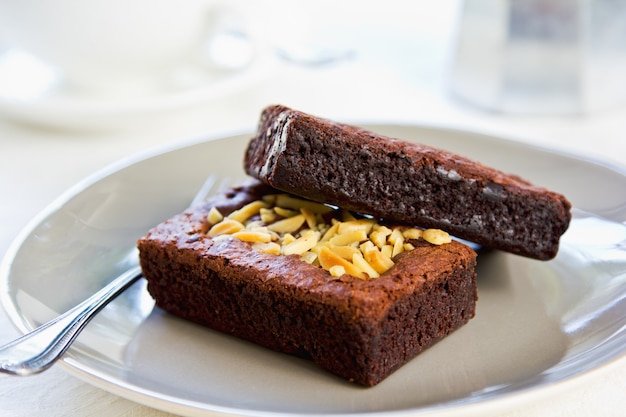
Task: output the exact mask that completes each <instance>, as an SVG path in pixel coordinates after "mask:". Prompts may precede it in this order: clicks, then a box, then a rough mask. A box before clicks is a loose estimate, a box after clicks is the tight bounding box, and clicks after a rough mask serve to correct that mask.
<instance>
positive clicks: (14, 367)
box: [0, 176, 227, 376]
mask: <svg viewBox="0 0 626 417" xmlns="http://www.w3.org/2000/svg"><path fill="white" fill-rule="evenodd" d="M226 186H227V180H223V181H222V182H221V183H219V184H218V181H217V177H216V176H210V177H209V178H207V180H206V181H205V182H204V184H203V185H202V187H201V188H200V190H199V191H198V193H197V194H196V196H195V197H194V199H193V200H192V202H191V205H195V204H199V203H200V202H202V201H204V200H205V199H206V198H207V197H208V196H209V195H211V194H212V193H213V192H215V191H219V190H221V189H223V188H225V187H226ZM139 278H141V268H140V267H139V265H138V264H137V265H136V266H134V267H132V268H130V269H128V270H127V271H125V272H124V273H122V274H121V275H120V276H118V277H117V278H115V279H114V280H113V281H111V282H110V283H109V284H108V285H106V286H105V287H104V288H102V289H101V290H100V291H98V292H96V293H95V294H93V295H92V296H91V297H89V298H87V299H86V300H85V301H83V302H82V303H80V304H78V305H77V306H76V307H74V308H72V309H71V310H69V311H67V312H65V313H63V314H61V315H60V316H58V317H56V318H54V319H52V320H51V321H49V322H47V323H45V324H43V325H41V326H39V327H38V328H36V329H34V330H32V331H31V332H29V333H26V334H25V335H23V336H21V337H19V338H18V339H16V340H14V341H12V342H9V343H7V344H6V345H4V346H2V347H0V372H3V373H6V374H9V375H20V376H26V375H33V374H37V373H39V372H43V371H45V370H46V369H48V368H50V367H51V366H52V365H53V364H54V363H55V362H56V361H57V360H58V359H60V358H61V356H62V355H63V354H64V353H65V351H66V350H67V349H68V348H69V347H70V345H71V344H72V342H74V340H75V339H76V337H77V336H78V335H79V333H80V332H81V331H82V330H83V329H84V328H85V326H86V325H87V323H89V321H90V320H91V319H92V318H93V317H94V316H95V315H96V314H97V313H98V312H100V311H101V310H102V309H103V308H104V307H105V306H106V305H107V304H108V303H109V302H111V301H112V300H113V299H114V298H115V297H117V296H118V295H119V294H121V293H122V292H124V290H126V289H127V288H128V287H130V286H131V285H132V284H133V283H135V282H136V281H137V280H139Z"/></svg>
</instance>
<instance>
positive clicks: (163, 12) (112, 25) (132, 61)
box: [0, 0, 262, 93]
mask: <svg viewBox="0 0 626 417" xmlns="http://www.w3.org/2000/svg"><path fill="white" fill-rule="evenodd" d="M255 3H256V2H254V1H252V0H251V1H245V0H237V1H234V0H228V1H218V0H183V1H175V0H124V1H121V0H2V1H0V40H2V41H3V43H4V44H5V45H8V46H11V47H15V48H20V49H21V50H23V51H25V52H28V53H30V54H32V55H33V56H34V57H36V58H37V59H39V60H41V61H42V62H44V63H47V64H49V65H51V66H52V67H53V68H55V69H58V71H59V73H60V74H61V75H62V76H63V77H64V79H66V80H67V81H68V82H69V83H70V84H72V85H73V86H74V87H78V88H81V89H85V90H88V91H91V92H98V93H103V92H107V93H120V92H122V93H128V92H130V93H136V92H142V91H149V90H151V89H154V88H157V86H158V85H159V83H161V82H162V81H163V79H165V78H166V77H167V76H168V75H169V74H171V72H172V71H173V70H174V69H175V68H176V67H178V66H180V65H181V63H183V62H185V63H189V62H192V61H194V60H197V61H198V62H199V59H200V58H205V59H203V62H202V63H203V64H207V61H208V60H207V59H206V56H204V55H203V54H204V53H205V52H204V51H203V47H204V46H205V45H206V42H207V41H208V40H209V39H210V38H211V36H213V35H215V33H216V32H217V31H218V30H220V28H221V27H223V26H224V22H225V21H226V22H231V23H232V22H233V21H235V18H236V19H238V20H237V22H238V24H239V25H240V27H241V28H244V30H245V31H246V33H247V35H248V39H251V40H254V41H255V46H254V47H255V48H259V45H260V44H261V41H260V38H261V37H262V34H261V32H260V30H259V28H260V27H261V25H260V24H261V22H260V21H259V20H258V10H255V8H256V7H257V5H256V4H255ZM229 19H230V20H229ZM257 41H258V42H257ZM256 52H258V53H260V52H259V51H256ZM208 67H210V63H209V66H208ZM207 70H210V68H208V69H207Z"/></svg>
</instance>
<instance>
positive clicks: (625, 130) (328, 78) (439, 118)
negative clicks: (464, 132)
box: [0, 3, 626, 417]
mask: <svg viewBox="0 0 626 417" xmlns="http://www.w3.org/2000/svg"><path fill="white" fill-rule="evenodd" d="M390 4H393V3H390ZM453 9H454V7H451V8H450V10H453ZM396 11H398V10H396ZM399 15H400V16H397V17H399V18H400V20H401V23H402V24H396V25H395V26H393V27H391V26H389V27H386V28H385V27H383V28H381V27H372V28H371V30H368V31H367V32H363V33H361V34H360V36H361V37H360V42H361V43H360V44H359V45H357V49H356V53H355V54H354V55H353V56H352V57H351V58H350V59H347V60H344V61H341V62H338V63H335V64H332V65H327V66H319V67H303V66H297V65H291V64H287V63H284V62H279V63H278V64H277V66H276V68H275V69H274V70H273V71H272V72H271V74H269V75H268V76H267V77H266V78H264V79H263V80H261V81H260V82H258V83H256V84H255V85H253V86H252V87H250V88H248V89H246V90H245V91H239V92H235V93H234V94H232V95H230V96H228V97H225V98H222V99H220V100H217V101H213V102H206V103H202V104H201V105H198V106H195V107H193V108H186V109H184V110H181V111H177V112H171V113H168V114H165V115H163V114H161V115H151V114H147V115H144V116H145V117H138V118H137V119H136V121H137V122H136V123H133V124H129V125H122V126H115V127H113V128H111V129H99V128H98V129H92V130H91V129H63V128H47V127H42V126H33V125H30V124H28V123H14V122H13V121H11V120H3V119H0V196H2V198H1V203H0V218H1V219H2V228H0V255H4V254H5V253H6V251H7V248H8V247H9V245H10V243H11V241H12V240H13V239H14V238H15V237H16V236H17V235H18V233H19V231H20V230H21V229H22V228H23V227H24V226H25V225H26V224H27V222H28V221H29V220H30V219H31V218H32V217H33V216H35V215H36V214H37V213H38V212H40V211H41V210H43V209H44V208H45V207H46V206H47V205H48V204H49V203H51V202H52V201H53V200H54V198H55V197H57V196H58V195H59V194H60V193H62V192H63V191H65V190H66V189H67V188H68V187H70V186H72V185H73V184H75V183H76V182H78V181H79V180H81V179H82V178H84V177H85V176H87V175H89V174H91V173H93V172H94V171H96V170H98V169H100V168H102V167H105V166H106V165H108V164H110V163H113V162H115V161H117V160H118V159H120V158H123V157H126V156H128V155H130V154H134V153H138V152H142V151H145V150H146V149H149V148H152V147H156V146H160V145H164V144H171V143H176V142H177V141H181V140H184V139H186V138H189V137H195V136H200V135H204V134H216V133H219V132H229V131H232V130H237V131H240V130H241V129H242V128H249V129H250V130H252V129H254V127H255V124H256V121H257V119H258V115H259V112H260V110H261V109H262V108H263V107H264V106H266V105H267V104H272V103H282V104H286V105H289V106H291V107H294V108H298V109H301V110H304V111H308V112H311V113H314V114H318V115H321V116H326V117H330V118H333V119H336V120H343V121H356V122H360V121H361V122H414V123H428V124H435V125H443V126H454V127H461V128H467V129H472V130H479V131H483V132H489V133H495V134H499V135H504V136H507V137H513V138H517V139H520V140H524V141H527V142H530V143H537V144H542V145H545V146H551V147H554V148H558V149H566V150H568V151H571V152H576V153H582V154H585V155H590V156H593V157H597V158H602V159H605V160H609V161H612V162H615V163H619V164H623V165H626V140H624V136H625V135H626V107H624V108H618V109H611V110H607V111H605V112H602V113H597V114H593V115H585V116H579V117H576V116H560V117H531V116H526V117H522V116H511V115H508V116H507V115H500V114H493V113H487V112H483V111H481V110H479V109H477V108H474V107H471V106H468V105H466V104H463V103H460V102H457V101H455V100H454V99H452V98H451V97H450V95H449V94H448V93H447V91H446V76H445V74H446V68H447V67H446V65H447V64H448V61H447V58H448V57H447V54H446V51H448V49H447V48H448V46H449V40H450V34H451V33H452V32H451V31H450V28H451V25H452V23H453V21H452V20H451V18H450V17H449V16H447V15H445V14H444V15H441V14H437V13H436V11H433V12H431V15H428V13H426V14H424V13H421V14H419V15H418V11H417V10H416V9H415V8H414V9H410V10H407V11H405V12H400V13H399ZM392 18H393V16H388V18H387V19H382V21H383V22H384V21H386V22H387V23H389V22H390V21H392ZM418 22H421V24H420V23H418ZM17 335H18V333H17V331H16V330H14V328H13V327H12V325H11V324H10V322H9V319H8V318H7V317H6V315H5V314H4V313H0V343H4V342H8V341H9V340H11V339H12V338H14V337H16V336H17ZM625 390H626V358H623V359H621V360H619V361H617V362H614V363H612V364H611V365H609V366H605V367H603V368H601V369H598V370H596V371H594V372H592V373H591V374H589V375H586V376H585V377H584V378H577V379H576V380H574V381H571V382H568V383H567V384H563V386H562V387H561V388H560V389H559V390H558V394H557V395H553V396H549V397H546V398H542V399H538V400H537V401H536V402H533V403H530V404H527V405H525V406H524V407H523V409H521V408H518V409H511V410H509V412H508V414H506V415H507V416H545V415H552V416H557V415H563V416H565V415H567V416H591V415H594V416H596V415H603V416H618V415H623V413H624V410H626V397H625V396H624V395H623V393H624V391H625ZM0 403H1V404H2V406H1V409H2V415H7V416H29V417H37V416H42V417H43V416H46V417H49V416H95V415H97V416H103V417H113V416H129V417H130V416H132V417H155V416H165V415H168V414H167V413H164V412H162V411H158V410H155V409H151V408H149V407H146V406H143V405H139V404H135V403H133V402H131V401H128V400H125V399H123V398H120V397H117V396H115V395H113V394H110V393H107V392H105V391H103V390H101V389H98V388H94V387H93V386H91V385H88V384H87V383H84V382H81V381H80V380H78V379H76V378H74V377H73V376H71V375H69V374H68V373H66V371H65V370H64V369H63V368H62V367H54V368H53V369H51V370H49V371H47V372H45V373H43V374H40V375H38V376H33V377H28V378H16V377H9V376H4V375H0Z"/></svg>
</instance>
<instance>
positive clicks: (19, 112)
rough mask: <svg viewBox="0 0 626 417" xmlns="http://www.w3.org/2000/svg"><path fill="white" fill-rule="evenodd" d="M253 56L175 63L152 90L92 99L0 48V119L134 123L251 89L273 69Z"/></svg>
mask: <svg viewBox="0 0 626 417" xmlns="http://www.w3.org/2000/svg"><path fill="white" fill-rule="evenodd" d="M0 46H1V45H0ZM257 55H258V56H256V57H255V59H254V60H251V62H250V63H249V64H247V65H241V66H240V67H236V68H232V69H230V68H229V69H221V70H220V69H209V68H208V67H206V66H201V65H199V64H196V63H181V65H180V67H179V68H177V69H176V71H174V72H173V73H172V75H171V76H170V77H169V78H168V79H167V80H164V82H163V85H161V86H159V88H155V89H154V91H146V92H143V93H141V94H139V93H136V94H127V95H94V94H89V93H87V92H84V91H80V90H75V89H74V90H73V89H71V88H68V87H67V86H66V85H65V83H64V82H63V80H62V78H61V77H60V75H59V74H58V73H57V71H55V70H53V69H52V68H51V67H49V66H47V65H45V64H43V63H41V62H39V61H37V60H36V59H35V58H33V57H31V56H30V55H28V54H26V53H24V52H21V51H20V50H17V49H14V48H7V49H2V48H1V47H0V115H3V116H5V117H8V118H11V119H15V120H18V121H22V122H27V123H34V124H40V125H45V126H54V127H63V128H81V129H84V128H90V129H91V128H111V127H112V126H113V127H115V126H118V125H125V124H131V123H134V124H137V123H140V122H142V121H144V120H146V118H148V119H147V120H150V119H149V118H150V117H155V115H158V114H160V113H162V112H172V111H176V110H182V109H186V108H189V107H190V106H193V105H200V104H204V103H209V102H212V101H214V100H217V99H219V98H223V97H225V96H227V95H229V94H233V93H236V92H238V91H242V90H245V89H246V88H248V87H250V86H252V85H254V84H255V83H257V82H258V81H259V80H261V79H263V78H264V77H266V76H267V75H269V73H270V71H271V69H272V68H274V67H275V65H276V61H275V59H274V58H273V57H272V56H271V55H270V54H257Z"/></svg>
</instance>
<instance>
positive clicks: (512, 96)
mask: <svg viewBox="0 0 626 417" xmlns="http://www.w3.org/2000/svg"><path fill="white" fill-rule="evenodd" d="M624 74H626V0H465V1H463V0H439V1H408V0H406V1H402V0H386V1H384V2H380V1H370V0H365V1H356V0H349V1H348V0H340V1H330V0H320V1H317V2H314V3H308V2H307V3H304V2H294V1H287V0H264V1H243V0H241V1H239V0H236V1H235V0H232V1H228V2H213V1H209V0H189V1H186V2H174V1H168V0H155V1H148V0H128V1H125V2H115V1H104V0H102V1H100V0H93V1H90V2H82V1H79V0H48V1H46V0H21V1H20V0H2V1H1V2H0V195H2V196H3V197H2V203H0V218H2V219H4V222H3V227H2V228H1V231H0V255H2V256H4V254H5V253H6V252H7V250H8V248H9V245H10V243H11V241H12V240H13V239H15V237H16V236H18V234H19V232H20V230H21V229H22V228H23V227H24V226H25V225H26V224H27V223H28V222H29V221H30V219H32V218H33V217H34V216H35V215H36V214H37V213H39V212H41V210H43V209H44V208H45V207H46V206H47V205H48V204H50V203H51V202H52V201H54V199H55V198H56V197H57V196H59V195H60V194H61V193H62V192H64V191H65V190H67V189H68V188H69V187H70V186H72V185H74V184H76V183H77V182H79V181H80V180H82V179H83V178H85V177H86V176H88V175H91V174H92V173H94V172H96V171H97V170H100V169H102V168H104V167H106V166H108V165H109V164H112V163H114V162H116V161H119V160H120V159H123V158H127V157H129V156H130V155H136V154H138V153H143V152H146V151H147V150H151V149H155V148H159V147H163V146H172V145H174V144H177V143H181V142H182V141H185V140H188V139H190V138H199V137H205V136H207V137H214V136H220V135H225V134H228V133H232V132H242V131H246V132H247V131H249V132H252V131H253V130H254V129H255V126H256V122H257V120H258V116H259V114H260V112H261V110H262V108H263V107H265V106H266V105H268V104H274V103H280V104H285V105H287V106H290V107H293V108H296V109H299V110H302V111H306V112H310V113H313V114H316V115H319V116H323V117H328V118H332V119H334V120H339V121H344V122H352V123H378V122H389V123H410V124H426V125H433V126H443V127H451V128H461V129H469V130H473V131H479V132H485V133H490V134H494V135H499V136H502V137H504V138H510V139H514V140H520V141H524V142H527V143H530V144H533V145H541V146H548V147H551V148H554V149H557V150H562V151H565V152H573V153H576V154H583V155H586V156H589V157H591V158H595V159H601V160H603V161H608V163H610V164H617V165H622V166H623V165H625V164H626V157H625V156H624V155H625V154H626V149H625V147H624V146H625V145H624V143H625V140H624V136H625V134H626V111H625V109H624V104H625V100H626V81H624ZM0 328H1V329H2V330H1V332H0V336H2V339H1V340H2V341H7V340H9V339H10V338H11V337H14V336H15V335H16V332H15V331H14V330H12V328H11V326H10V324H9V320H8V319H7V318H6V317H4V316H2V317H0ZM622 362H623V361H622ZM622 365H624V364H623V363H622ZM624 369H626V368H625V367H624V366H621V368H620V370H616V371H612V370H610V371H607V373H606V374H604V375H602V376H601V377H598V378H596V379H595V382H594V383H597V384H598V385H599V386H600V387H601V388H598V389H596V390H595V391H589V390H587V388H585V389H583V391H573V392H571V393H567V394H566V395H565V396H564V399H563V400H562V401H561V402H559V403H558V407H556V405H554V404H551V401H545V402H544V403H542V404H538V405H537V406H536V407H535V408H532V409H531V410H530V411H533V410H534V411H535V412H536V413H535V414H533V415H542V413H543V412H545V411H546V410H549V411H551V412H555V410H556V409H558V410H567V412H566V411H560V412H561V413H562V414H563V415H564V414H567V415H588V414H586V413H587V412H590V411H591V410H592V409H594V407H595V408H597V407H603V406H604V405H606V403H607V400H606V398H607V397H606V396H607V395H609V394H610V393H611V392H612V393H614V396H615V397H620V396H621V394H617V393H616V392H618V391H619V392H620V393H621V391H620V390H623V387H624V386H626V380H625V377H624ZM58 381H61V382H63V383H59V382H58ZM44 387H46V389H45V390H44V389H43V388H44ZM50 387H54V388H50ZM620 387H621V388H620ZM34 391H38V392H42V391H46V392H50V394H47V395H42V396H40V397H38V399H37V401H34V402H29V401H28V400H27V398H28V397H27V395H26V394H23V393H27V392H34ZM70 393H71V394H70ZM70 395H71V399H70V397H69V396H70ZM0 397H1V398H2V402H3V403H5V402H6V403H8V405H6V407H8V409H9V410H14V411H15V413H14V414H12V415H24V416H26V415H46V414H44V411H45V410H48V411H50V410H52V411H53V412H52V414H47V415H67V413H68V412H69V411H72V413H73V415H96V414H98V415H100V414H102V412H104V411H105V410H106V411H108V412H110V414H109V415H119V416H121V415H124V416H130V415H132V416H135V417H136V416H154V415H160V414H159V412H156V411H154V410H150V409H147V408H145V407H141V406H139V405H136V404H133V403H131V402H129V401H126V400H123V399H121V398H118V397H116V396H114V395H112V394H107V393H104V392H103V391H100V390H98V389H96V388H93V387H91V386H89V385H87V384H84V383H82V382H79V381H77V380H75V379H73V378H72V377H70V376H69V375H67V374H65V373H64V372H63V371H61V370H59V369H54V370H52V371H50V373H46V374H45V375H42V376H41V377H40V378H39V379H19V380H15V379H11V380H10V381H9V379H7V378H0ZM59 399H63V400H61V401H58V400H59ZM581 410H582V411H581ZM526 411H528V410H526ZM605 411H606V412H607V413H606V415H618V413H617V412H616V413H615V414H611V412H612V410H611V409H609V410H606V409H605ZM620 411H621V410H620ZM577 413H578V414H577ZM581 413H582V414H581ZM548 414H550V412H548ZM511 415H529V414H527V413H521V414H518V413H516V412H515V411H512V413H511ZM544 415H545V414H544Z"/></svg>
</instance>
